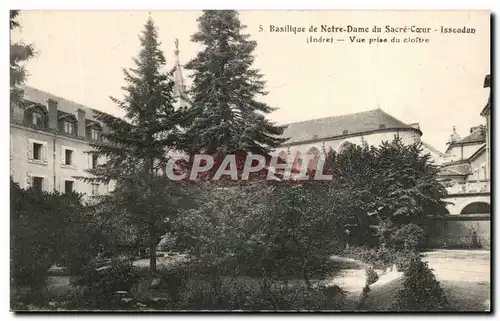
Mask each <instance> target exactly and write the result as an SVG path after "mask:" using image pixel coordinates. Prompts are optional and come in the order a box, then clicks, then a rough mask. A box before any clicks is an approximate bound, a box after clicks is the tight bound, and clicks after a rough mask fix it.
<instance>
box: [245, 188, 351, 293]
mask: <svg viewBox="0 0 500 321" xmlns="http://www.w3.org/2000/svg"><path fill="white" fill-rule="evenodd" d="M325 187H326V186H325V185H322V184H293V183H292V184H283V183H281V184H279V185H276V186H275V187H274V188H272V190H271V192H270V193H269V194H268V197H267V199H266V204H267V208H268V210H267V212H266V216H265V217H264V219H263V220H262V221H261V222H260V229H261V234H262V237H261V238H260V239H255V238H254V239H253V240H252V242H251V244H250V246H249V248H250V251H253V253H248V255H249V257H250V260H251V262H252V264H254V265H260V266H261V269H262V271H263V273H264V274H265V275H264V276H266V277H271V278H282V277H287V276H289V275H295V276H299V277H301V278H303V279H304V281H305V282H306V284H307V285H308V286H311V283H310V279H311V278H317V277H324V276H326V275H327V273H328V272H330V271H331V266H330V264H329V261H330V256H331V255H332V254H333V253H336V252H337V253H338V252H339V251H340V250H341V247H342V232H343V223H344V222H345V215H346V213H345V212H344V206H343V205H344V204H345V203H346V202H347V199H346V197H349V195H346V194H344V193H342V191H340V192H337V193H336V194H335V195H331V194H330V193H329V190H328V189H327V188H325ZM256 254H261V255H260V257H256V256H255V255H256Z"/></svg>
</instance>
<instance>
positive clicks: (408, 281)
mask: <svg viewBox="0 0 500 321" xmlns="http://www.w3.org/2000/svg"><path fill="white" fill-rule="evenodd" d="M447 305H448V302H447V299H446V296H445V293H444V291H443V289H442V288H441V285H440V283H439V282H438V281H437V280H436V278H435V276H434V273H432V269H430V268H429V267H428V264H427V262H423V261H422V260H421V259H420V258H417V257H413V258H412V259H411V260H410V262H409V264H408V268H407V269H406V271H405V272H404V275H403V287H402V288H401V289H400V290H399V291H398V293H397V295H396V297H395V298H394V302H393V309H394V310H397V311H438V310H443V309H445V308H446V307H447Z"/></svg>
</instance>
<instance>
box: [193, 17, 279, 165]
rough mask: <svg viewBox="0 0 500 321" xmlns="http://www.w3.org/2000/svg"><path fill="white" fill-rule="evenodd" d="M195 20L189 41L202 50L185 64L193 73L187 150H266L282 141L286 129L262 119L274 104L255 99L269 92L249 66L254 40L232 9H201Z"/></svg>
mask: <svg viewBox="0 0 500 321" xmlns="http://www.w3.org/2000/svg"><path fill="white" fill-rule="evenodd" d="M197 21H198V23H199V27H198V32H196V33H195V34H194V35H193V36H192V38H191V40H192V41H194V42H196V43H199V44H201V45H202V46H203V49H202V51H200V52H199V53H198V54H197V56H196V57H195V58H194V59H193V60H191V61H190V62H188V63H187V64H186V69H188V70H192V71H193V74H192V75H191V78H192V80H193V84H192V88H191V90H190V94H191V99H192V105H193V106H192V109H191V115H190V118H191V119H190V121H191V122H190V126H189V127H188V130H187V136H188V141H189V143H190V145H191V152H205V153H209V154H214V153H223V154H225V153H234V152H236V151H245V152H252V153H254V154H260V155H266V154H268V153H269V152H270V151H271V150H272V149H273V148H275V147H277V146H279V145H280V144H282V143H283V142H284V141H286V139H283V138H282V137H281V135H282V133H283V130H284V129H285V127H283V126H276V125H275V124H274V123H272V122H271V121H269V120H268V119H266V117H265V116H266V114H269V113H270V112H272V111H273V110H274V108H272V107H270V106H268V105H267V104H265V103H262V102H259V101H258V100H257V98H258V97H257V96H258V95H266V94H267V93H266V92H265V90H264V86H265V82H264V81H263V80H262V75H261V73H260V72H259V71H258V70H257V69H254V68H252V64H253V62H254V57H253V55H252V53H253V51H254V49H255V47H256V42H255V41H251V40H249V35H248V34H245V33H243V30H244V28H245V26H244V25H242V24H241V23H240V21H239V18H238V13H237V12H236V11H233V10H221V11H213V10H208V11H204V12H203V14H202V15H201V16H200V17H199V18H198V19H197Z"/></svg>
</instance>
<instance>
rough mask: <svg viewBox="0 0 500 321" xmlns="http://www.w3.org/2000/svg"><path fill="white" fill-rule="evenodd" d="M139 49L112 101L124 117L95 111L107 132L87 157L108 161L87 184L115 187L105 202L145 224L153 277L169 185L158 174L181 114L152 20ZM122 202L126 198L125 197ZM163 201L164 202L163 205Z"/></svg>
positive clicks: (173, 146)
mask: <svg viewBox="0 0 500 321" xmlns="http://www.w3.org/2000/svg"><path fill="white" fill-rule="evenodd" d="M140 44H141V50H140V53H139V56H138V58H136V59H134V62H135V65H136V67H135V68H131V69H128V70H127V69H125V70H124V74H125V82H126V85H125V86H124V87H123V90H124V91H125V95H124V98H123V100H119V99H117V98H113V97H111V99H112V101H113V102H115V103H116V104H117V105H118V106H119V107H120V108H121V109H122V110H124V111H125V118H124V119H118V118H116V117H113V116H110V115H108V114H106V113H102V112H96V118H97V120H99V121H100V122H102V123H103V124H104V125H105V128H107V129H108V131H106V132H103V133H102V138H103V141H102V142H99V143H95V144H93V145H92V147H93V150H92V151H90V152H89V153H90V154H93V155H98V156H100V157H103V158H105V159H106V162H105V164H104V165H100V166H98V167H97V168H96V169H91V170H89V172H90V174H92V176H91V177H89V178H83V177H82V178H81V179H83V180H85V181H87V182H89V181H103V182H105V183H109V182H110V181H111V182H114V183H115V184H116V189H115V192H114V195H113V194H112V195H111V196H110V197H109V199H111V200H114V201H115V202H120V204H122V205H123V206H128V210H129V211H131V212H133V215H134V216H135V217H136V218H137V221H138V222H141V221H142V222H143V223H144V224H145V225H146V230H147V231H148V233H147V234H148V236H149V250H150V267H151V272H155V271H156V245H157V244H158V242H159V237H160V235H161V234H160V233H162V232H161V231H160V230H159V225H160V224H162V222H163V221H164V220H163V218H162V217H161V216H162V215H164V212H165V209H163V210H162V209H161V208H160V206H158V199H159V196H160V195H159V193H160V191H162V190H164V188H163V187H165V185H162V187H160V185H161V184H167V183H168V182H166V179H162V178H161V177H159V176H158V175H157V173H158V170H159V169H161V168H163V167H164V166H165V163H166V162H167V161H168V159H167V157H168V156H167V152H168V151H169V150H175V149H178V148H180V147H179V146H178V142H179V140H180V138H179V137H180V135H181V134H180V129H179V128H181V127H182V125H181V120H182V118H183V117H182V114H183V112H182V110H176V109H175V108H174V104H175V99H174V98H173V89H174V81H173V75H172V72H166V71H165V69H166V68H165V65H166V59H165V57H164V54H163V52H162V51H161V49H160V42H159V40H158V31H157V28H156V26H155V24H154V22H153V20H152V18H151V17H150V18H149V19H148V21H147V22H146V24H145V28H144V31H143V32H142V35H141V36H140ZM124 195H125V196H126V197H125V196H124ZM162 201H163V202H164V201H165V200H162Z"/></svg>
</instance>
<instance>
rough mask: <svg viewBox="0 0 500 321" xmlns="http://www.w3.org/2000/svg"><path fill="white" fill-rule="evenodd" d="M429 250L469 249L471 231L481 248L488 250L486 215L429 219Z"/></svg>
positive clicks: (488, 220)
mask: <svg viewBox="0 0 500 321" xmlns="http://www.w3.org/2000/svg"><path fill="white" fill-rule="evenodd" d="M428 231H429V238H428V244H427V245H428V247H429V248H470V247H471V243H472V242H471V241H472V235H473V231H475V232H476V237H477V241H478V242H479V245H480V247H481V248H484V249H489V248H490V242H491V227H490V217H489V216H488V215H467V216H465V215H461V216H453V217H446V218H435V219H429V221H428Z"/></svg>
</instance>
